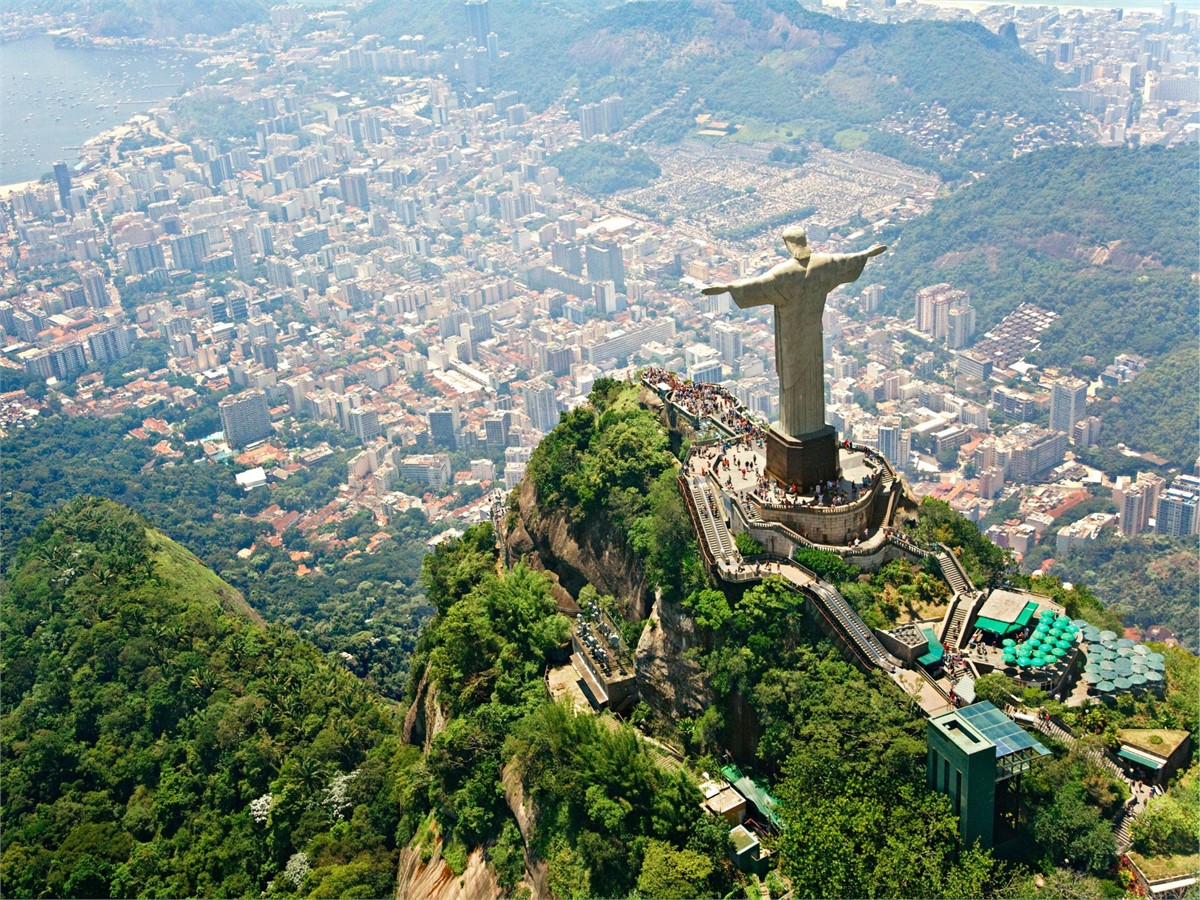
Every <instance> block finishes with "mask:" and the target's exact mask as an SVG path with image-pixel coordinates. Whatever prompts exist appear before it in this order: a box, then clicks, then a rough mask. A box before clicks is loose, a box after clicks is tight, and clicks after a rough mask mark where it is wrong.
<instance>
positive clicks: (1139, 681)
mask: <svg viewBox="0 0 1200 900" xmlns="http://www.w3.org/2000/svg"><path fill="white" fill-rule="evenodd" d="M1129 683H1130V684H1131V685H1133V686H1134V687H1141V686H1142V685H1144V684H1145V683H1146V676H1145V675H1142V674H1141V673H1140V672H1134V673H1133V674H1132V675H1130V676H1129Z"/></svg>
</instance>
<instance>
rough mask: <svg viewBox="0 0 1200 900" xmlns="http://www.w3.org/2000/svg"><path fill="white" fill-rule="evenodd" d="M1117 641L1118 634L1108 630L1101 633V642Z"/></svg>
mask: <svg viewBox="0 0 1200 900" xmlns="http://www.w3.org/2000/svg"><path fill="white" fill-rule="evenodd" d="M1116 639H1117V633H1116V632H1115V631H1111V630H1109V629H1107V628H1106V629H1105V630H1104V631H1102V632H1100V640H1102V641H1115V640H1116Z"/></svg>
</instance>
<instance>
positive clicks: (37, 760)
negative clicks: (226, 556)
mask: <svg viewBox="0 0 1200 900" xmlns="http://www.w3.org/2000/svg"><path fill="white" fill-rule="evenodd" d="M6 578H7V580H6V581H5V583H4V584H3V591H2V594H0V602H2V616H3V620H2V621H3V635H4V637H3V679H4V690H3V692H2V694H0V748H2V754H0V774H2V776H3V782H4V787H5V790H4V799H3V807H2V826H3V832H4V849H3V855H2V857H0V877H2V878H3V883H4V894H5V896H9V897H38V896H58V897H134V896H144V895H148V894H149V895H158V896H173V897H195V896H243V895H254V896H258V895H260V894H261V893H262V892H264V891H267V892H271V893H272V895H277V894H281V893H285V892H286V893H303V894H307V893H309V892H315V893H316V895H317V896H323V897H331V896H370V897H382V896H386V895H388V894H390V893H391V892H392V890H393V885H394V882H395V861H396V855H395V852H394V851H395V847H394V838H395V826H396V821H397V820H398V819H399V816H400V812H399V807H398V805H397V801H396V799H395V779H397V778H401V779H403V778H405V777H406V769H405V765H404V762H403V760H404V759H405V758H406V757H405V756H404V755H403V754H400V755H397V749H398V748H397V744H396V739H395V738H394V737H393V735H394V732H395V730H396V729H395V728H394V722H393V719H392V715H391V713H390V711H389V710H388V709H387V708H386V707H385V706H384V704H383V703H382V702H380V701H379V700H377V699H376V698H374V697H373V696H372V695H371V694H370V692H369V691H368V690H367V689H366V687H365V686H364V685H363V684H362V682H360V681H359V680H358V679H357V678H355V677H354V676H353V675H351V674H350V673H348V672H345V671H342V670H340V669H338V668H336V667H334V666H331V665H329V664H328V663H326V662H325V660H324V659H323V658H322V657H321V655H320V654H319V653H318V652H317V651H316V649H315V648H313V647H312V646H311V645H309V644H306V643H305V642H303V641H302V640H300V639H299V638H297V637H296V636H294V635H293V634H291V633H290V632H286V631H283V630H281V629H278V628H272V629H269V630H268V629H267V628H266V627H264V626H263V625H262V624H261V623H260V622H259V621H257V619H256V618H255V617H254V616H253V614H252V613H251V612H250V610H249V608H248V607H247V606H246V605H245V602H244V601H243V600H242V598H241V595H240V594H239V593H238V592H237V591H235V590H234V589H233V588H231V587H230V586H229V585H227V584H225V583H224V582H223V581H221V579H219V578H218V577H217V576H216V575H214V574H213V573H212V572H211V571H209V570H208V569H206V568H204V566H203V565H202V564H201V563H200V561H199V560H198V559H196V558H195V557H194V556H192V555H191V554H190V553H188V552H187V551H186V550H184V549H183V548H182V547H180V546H179V545H178V544H176V543H174V542H173V541H171V540H170V539H169V538H166V537H165V536H163V535H162V534H161V533H159V532H157V531H154V530H152V529H150V528H148V527H147V525H146V522H145V520H144V519H141V518H140V517H139V516H137V515H136V514H134V513H133V512H131V511H130V510H128V509H127V508H125V507H123V506H120V505H118V504H116V503H113V502H111V501H107V500H97V499H95V498H87V497H85V498H79V499H76V500H73V501H71V502H69V503H67V504H66V505H65V506H63V507H62V508H61V509H60V510H58V511H57V512H55V513H54V514H52V515H51V516H49V517H48V518H47V519H46V521H45V522H43V523H42V524H41V525H40V526H39V527H38V528H37V530H36V531H35V532H34V534H33V535H32V536H31V537H30V538H29V539H27V540H26V541H24V542H22V544H21V546H20V548H19V549H18V550H17V551H16V555H15V557H14V559H13V560H12V565H11V566H10V567H9V569H8V572H7V576H6ZM414 756H415V754H414V753H411V752H410V753H409V754H408V757H407V758H408V759H410V760H411V759H412V758H413V757H414ZM349 822H353V827H352V828H349V829H347V828H346V827H345V823H349ZM339 823H343V824H341V825H340V826H339ZM272 885H274V887H273V888H272Z"/></svg>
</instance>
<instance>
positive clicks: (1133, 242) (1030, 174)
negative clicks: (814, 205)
mask: <svg viewBox="0 0 1200 900" xmlns="http://www.w3.org/2000/svg"><path fill="white" fill-rule="evenodd" d="M1195 168H1196V154H1195V151H1194V150H1193V149H1189V148H1186V147H1180V148H1178V149H1174V150H1158V149H1155V150H1148V151H1147V150H1130V149H1121V148H1098V147H1054V148H1050V149H1046V150H1043V151H1039V152H1037V153H1031V154H1027V155H1025V156H1022V157H1020V158H1019V159H1016V160H1013V161H1012V162H1010V163H1008V164H1006V165H1003V166H1000V167H997V168H996V169H995V170H994V171H993V172H991V173H990V174H989V175H988V176H987V177H985V178H982V179H980V180H979V181H977V182H976V183H974V184H972V185H969V186H968V187H966V188H964V189H962V190H960V191H958V192H956V193H954V194H953V195H951V196H949V197H947V198H944V199H942V200H939V201H938V202H937V203H935V204H934V207H933V209H932V211H931V212H930V213H929V215H927V216H923V217H922V218H920V219H917V220H916V221H914V222H911V223H909V224H907V225H906V226H905V228H904V230H903V232H902V233H901V234H899V235H898V236H897V240H896V241H895V245H894V247H893V248H892V252H891V253H889V254H887V255H886V256H885V257H884V258H883V260H882V264H881V266H880V270H879V277H880V280H881V281H882V282H883V283H884V284H886V285H887V288H888V290H887V293H886V294H885V305H886V306H887V307H888V308H889V309H890V311H892V312H895V313H897V314H899V315H901V316H910V315H911V314H912V309H913V303H914V298H915V292H916V291H917V290H919V289H920V288H923V287H926V286H928V285H931V284H937V283H939V282H948V283H950V284H951V285H953V286H954V287H956V288H960V289H962V290H965V291H968V292H969V293H970V294H971V302H972V305H973V306H975V308H976V309H977V310H978V316H979V321H978V326H977V333H978V334H982V333H983V332H985V331H987V330H988V329H989V328H991V327H992V326H993V325H995V324H996V323H997V322H998V321H1000V319H1002V318H1003V317H1004V316H1005V315H1007V314H1008V313H1010V312H1012V310H1013V309H1015V308H1016V307H1017V306H1018V305H1019V304H1021V303H1023V302H1028V303H1033V304H1036V305H1038V306H1041V307H1043V308H1045V309H1049V310H1052V311H1054V312H1057V313H1059V314H1060V315H1061V318H1060V319H1059V320H1058V321H1057V322H1055V323H1054V324H1053V325H1052V326H1051V327H1050V328H1049V329H1047V331H1045V332H1044V333H1043V335H1042V348H1041V351H1040V352H1039V353H1037V354H1035V355H1034V356H1033V357H1032V359H1031V361H1032V362H1035V363H1040V364H1045V365H1055V366H1059V367H1061V368H1063V369H1064V370H1067V371H1073V372H1076V373H1078V374H1079V375H1081V376H1087V377H1089V378H1094V377H1095V376H1096V375H1098V374H1099V372H1100V371H1101V370H1102V369H1103V368H1104V367H1105V366H1106V365H1108V364H1109V363H1111V362H1112V361H1113V357H1114V356H1115V355H1117V354H1119V353H1135V354H1139V355H1141V356H1144V357H1146V358H1147V359H1148V360H1149V361H1150V365H1149V366H1148V368H1147V370H1146V372H1145V373H1144V374H1143V375H1142V376H1141V377H1139V378H1138V379H1137V380H1136V381H1133V382H1129V383H1127V384H1124V385H1121V386H1120V387H1118V388H1116V389H1114V390H1113V391H1112V393H1111V397H1110V399H1111V400H1112V402H1111V403H1109V404H1103V408H1104V412H1103V414H1102V417H1101V418H1102V428H1101V432H1100V442H1101V445H1102V446H1103V447H1108V448H1111V447H1114V446H1115V445H1116V444H1117V443H1127V444H1129V445H1130V446H1133V447H1137V448H1139V449H1143V450H1152V451H1154V452H1155V453H1157V454H1159V455H1160V456H1164V457H1166V458H1168V459H1169V460H1171V462H1173V463H1174V464H1176V465H1178V466H1180V467H1183V468H1185V469H1190V468H1191V466H1192V465H1193V464H1194V463H1195V461H1196V456H1197V452H1198V451H1200V445H1198V443H1197V440H1196V434H1197V431H1196V426H1197V418H1196V402H1195V400H1196V382H1197V378H1198V377H1200V354H1198V353H1197V350H1196V347H1197V342H1198V341H1200V325H1198V324H1197V319H1196V245H1195V241H1194V240H1193V237H1194V235H1195V231H1196V222H1197V220H1198V219H1200V198H1198V197H1197V194H1196V192H1195V191H1194V190H1191V189H1186V188H1185V187H1184V186H1185V185H1189V184H1192V183H1193V182H1194V181H1195ZM1151 398H1152V399H1151ZM1102 399H1104V398H1102Z"/></svg>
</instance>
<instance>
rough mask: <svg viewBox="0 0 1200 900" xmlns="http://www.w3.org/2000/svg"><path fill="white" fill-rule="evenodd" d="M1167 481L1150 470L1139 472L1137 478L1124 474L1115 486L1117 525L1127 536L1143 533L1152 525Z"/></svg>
mask: <svg viewBox="0 0 1200 900" xmlns="http://www.w3.org/2000/svg"><path fill="white" fill-rule="evenodd" d="M1165 484H1166V482H1165V481H1164V480H1163V479H1162V478H1160V477H1159V476H1157V475H1154V474H1152V473H1150V472H1140V473H1138V477H1137V480H1136V481H1134V480H1133V479H1131V478H1129V476H1127V475H1122V476H1120V477H1118V478H1117V483H1116V485H1115V486H1114V487H1113V493H1112V499H1113V503H1115V504H1116V507H1117V525H1118V527H1119V528H1120V529H1121V534H1123V535H1126V536H1127V537H1128V536H1130V535H1134V534H1141V533H1142V532H1143V531H1145V530H1146V529H1147V527H1149V525H1150V518H1151V516H1153V515H1154V514H1155V511H1156V509H1157V507H1158V498H1159V495H1160V494H1161V492H1162V489H1163V486H1164V485H1165Z"/></svg>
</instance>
